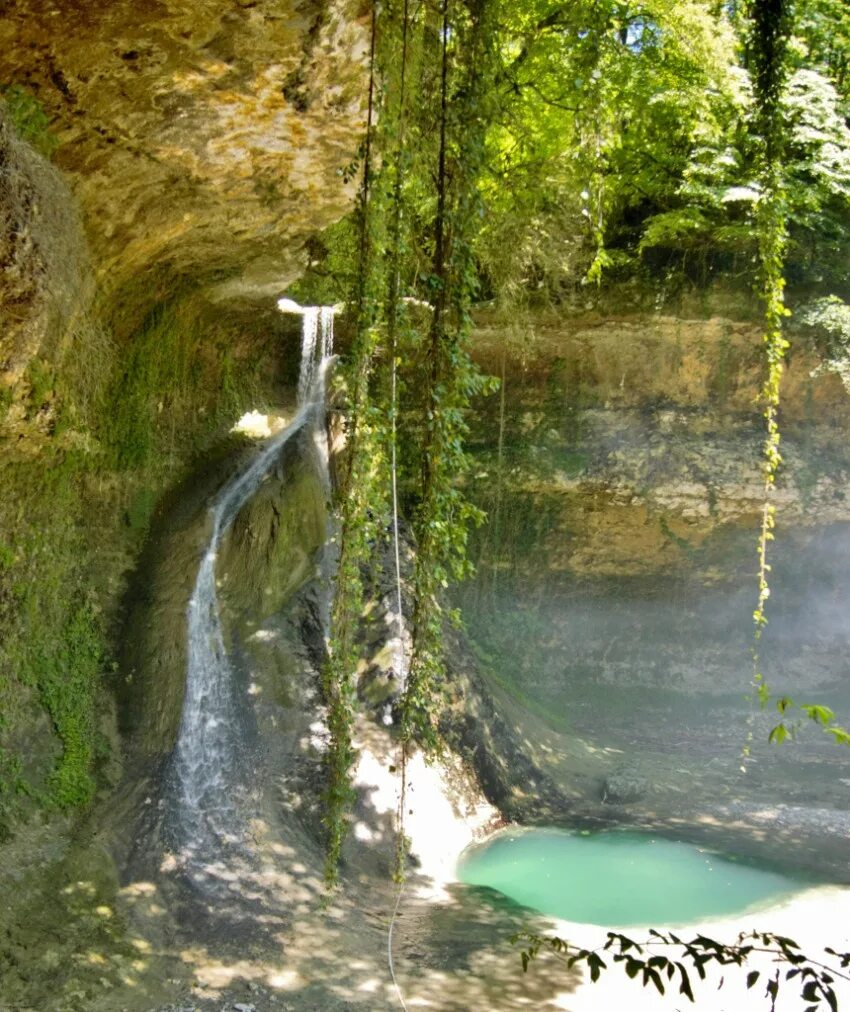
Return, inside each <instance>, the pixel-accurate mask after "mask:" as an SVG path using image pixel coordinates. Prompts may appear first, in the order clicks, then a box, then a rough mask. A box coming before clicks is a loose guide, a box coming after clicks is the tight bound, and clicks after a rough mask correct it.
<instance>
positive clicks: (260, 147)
mask: <svg viewBox="0 0 850 1012" xmlns="http://www.w3.org/2000/svg"><path fill="white" fill-rule="evenodd" d="M4 8H5V9H4V11H3V18H2V20H0V84H4V85H19V86H22V87H24V88H26V89H28V91H30V92H31V93H32V94H34V95H35V96H36V97H37V99H38V100H39V101H40V102H41V103H42V105H43V106H44V108H45V110H46V112H47V114H48V116H49V117H50V121H51V130H52V131H53V132H54V133H55V135H56V136H57V138H58V141H59V146H58V149H57V151H56V154H55V156H54V161H55V164H56V165H57V166H58V167H59V168H60V169H61V170H62V171H63V172H64V173H65V174H66V177H67V178H68V180H69V181H70V184H71V186H72V188H73V190H74V192H75V195H76V197H77V199H78V201H79V203H80V205H81V208H82V212H83V217H84V221H85V225H86V229H87V232H88V238H89V242H90V244H91V247H92V250H93V254H94V257H95V261H96V264H97V266H98V269H99V274H100V281H101V284H105V286H106V287H108V286H109V283H110V282H113V281H114V282H118V281H121V280H124V279H125V278H127V277H128V276H130V275H132V274H133V273H135V272H138V271H139V270H141V269H143V268H145V267H147V266H148V265H150V264H153V263H157V264H158V265H160V267H164V268H166V269H170V270H171V271H173V272H175V273H177V274H186V275H194V276H202V277H204V278H208V279H209V280H210V282H214V283H216V284H217V285H218V286H219V288H218V290H217V291H218V294H219V295H221V296H228V295H236V296H246V295H247V296H259V295H270V294H274V293H276V292H278V291H279V290H280V289H281V287H283V286H284V285H285V284H287V283H288V282H289V281H291V280H292V278H293V277H295V276H296V275H297V274H298V273H299V272H300V269H301V266H302V265H303V262H304V258H305V254H304V253H303V252H302V247H303V244H304V241H305V239H306V238H307V237H309V236H310V235H311V234H313V233H315V232H316V231H318V230H319V229H321V228H323V227H325V226H327V225H328V224H330V223H331V222H333V221H335V220H337V219H338V218H339V217H341V216H342V215H343V214H345V213H346V211H347V210H348V209H349V208H350V205H351V198H352V184H346V183H344V181H343V179H342V174H341V170H342V169H343V167H344V166H346V165H348V164H350V163H351V162H352V160H353V159H354V158H355V156H356V149H357V146H358V144H359V140H360V136H361V134H362V130H363V126H364V102H365V95H366V87H365V81H364V74H365V59H364V57H365V54H366V52H367V45H368V37H367V32H366V30H365V29H366V26H365V23H364V21H363V19H362V18H361V19H360V20H358V16H357V15H358V11H357V10H356V8H355V7H353V6H352V3H351V2H350V0H331V2H325V0H305V2H303V3H300V4H299V3H298V2H297V0H159V2H154V0H141V2H139V0H115V2H110V3H87V2H83V0H55V2H49V3H48V2H44V0H15V2H14V3H13V4H9V5H4Z"/></svg>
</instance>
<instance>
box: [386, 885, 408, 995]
mask: <svg viewBox="0 0 850 1012" xmlns="http://www.w3.org/2000/svg"><path fill="white" fill-rule="evenodd" d="M403 892H404V879H400V880H399V883H398V892H397V893H396V897H395V907H394V908H393V915H392V917H391V918H390V927H389V930H388V931H387V964H388V965H389V968H390V977H391V978H392V982H393V987H394V988H395V993H396V995H397V996H398V1003H399V1005H401V1007H402V1008H403V1009H404V1012H408V1009H407V1005H406V1004H405V1001H404V995H403V994H402V991H401V986H400V985H399V982H398V981H397V980H396V975H395V967H394V966H393V929H394V928H395V922H396V918H397V917H398V908H399V906H400V905H401V894H402V893H403Z"/></svg>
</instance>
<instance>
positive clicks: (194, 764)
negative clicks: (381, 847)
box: [170, 305, 334, 861]
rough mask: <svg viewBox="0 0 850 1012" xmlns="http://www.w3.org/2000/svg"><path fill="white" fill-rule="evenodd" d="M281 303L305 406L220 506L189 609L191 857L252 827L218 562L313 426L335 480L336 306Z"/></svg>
mask: <svg viewBox="0 0 850 1012" xmlns="http://www.w3.org/2000/svg"><path fill="white" fill-rule="evenodd" d="M280 308H281V310H282V311H284V312H286V311H293V310H294V311H297V312H299V313H300V314H301V315H302V316H303V327H302V341H301V367H300V375H299V381H298V411H297V414H296V415H295V417H294V418H293V420H292V421H291V422H290V423H289V425H287V426H286V427H285V428H284V429H283V430H282V431H281V432H279V433H278V434H277V435H275V436H273V437H272V438H271V439H270V440H269V442H268V443H267V444H266V446H265V447H264V448H263V450H262V452H261V453H260V454H259V455H258V456H257V457H256V458H255V459H254V460H253V461H252V462H251V463H250V464H249V465H248V466H247V467H246V468H245V469H244V470H243V471H241V472H240V473H239V474H237V475H236V476H235V477H234V478H233V479H232V480H231V481H230V482H229V483H228V484H227V485H226V486H225V487H224V488H223V489H222V491H221V492H220V493H219V495H218V497H217V498H216V500H215V502H214V503H213V506H212V508H211V514H212V532H211V534H210V539H209V542H208V543H207V547H206V550H205V551H204V555H203V558H202V560H201V565H200V568H199V570H198V576H197V579H196V581H195V588H194V591H193V593H192V597H191V599H190V601H189V607H188V612H187V623H188V637H187V638H188V648H187V652H188V662H187V672H186V695H185V699H184V703H183V713H182V717H181V721H180V728H179V731H178V736H177V744H176V746H175V749H174V753H173V756H172V777H171V787H172V790H171V798H170V801H171V805H170V808H171V813H170V814H171V820H170V824H171V829H172V831H173V835H174V840H175V843H176V844H177V847H178V849H179V850H180V851H181V852H182V854H183V856H184V858H186V859H188V860H190V861H191V860H193V859H194V860H197V859H207V860H208V859H210V858H212V857H214V856H215V855H216V854H217V853H218V852H219V851H220V849H221V846H222V844H226V843H233V842H238V841H239V840H240V838H241V837H242V835H243V833H242V830H243V827H244V816H243V815H241V814H240V812H241V809H242V805H241V803H240V796H241V795H242V794H243V793H244V790H242V791H240V781H243V782H244V779H245V778H244V777H240V775H239V774H240V769H241V761H242V759H243V758H244V752H245V748H244V745H243V741H242V727H243V724H244V722H243V721H242V720H241V719H240V713H241V710H242V707H243V706H244V705H245V703H244V700H243V699H242V698H241V694H240V692H239V689H238V686H237V680H236V678H235V675H234V671H233V668H232V665H231V663H230V660H229V659H228V654H227V648H226V646H225V642H224V633H223V630H222V623H221V613H220V609H219V602H218V595H217V592H216V575H215V563H216V556H217V553H218V549H219V545H220V543H221V539H222V537H223V536H224V535H225V533H226V532H227V530H228V528H229V527H230V525H231V524H232V523H233V520H234V518H235V517H236V515H237V514H238V512H239V511H240V509H241V508H242V507H243V506H244V505H245V503H246V502H247V501H248V500H249V499H250V498H251V496H252V495H253V494H254V492H255V491H256V490H257V488H258V486H259V485H260V483H261V482H262V480H263V478H264V477H265V476H266V474H267V473H268V471H269V470H270V469H271V467H272V465H273V464H274V461H275V460H276V459H277V457H278V454H279V452H280V450H281V448H282V447H283V445H284V444H285V443H286V442H287V441H288V440H289V439H291V438H292V436H294V435H295V434H296V433H297V432H299V431H301V430H302V429H304V428H305V427H309V428H311V429H312V430H313V441H314V443H315V444H316V447H317V450H318V451H319V452H318V453H317V457H318V466H319V468H320V470H321V471H322V476H323V479H324V480H325V482H327V467H328V453H327V441H326V438H325V436H324V425H323V424H321V419H322V416H323V412H324V400H325V375H326V372H327V367H328V364H329V362H330V359H331V355H332V352H333V318H334V310H333V308H329V307H316V306H309V307H304V308H303V309H302V308H301V307H294V306H291V305H286V306H284V305H281V307H280ZM317 346H318V349H317ZM317 350H318V351H319V352H320V354H317Z"/></svg>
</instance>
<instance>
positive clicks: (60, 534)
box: [0, 452, 107, 808]
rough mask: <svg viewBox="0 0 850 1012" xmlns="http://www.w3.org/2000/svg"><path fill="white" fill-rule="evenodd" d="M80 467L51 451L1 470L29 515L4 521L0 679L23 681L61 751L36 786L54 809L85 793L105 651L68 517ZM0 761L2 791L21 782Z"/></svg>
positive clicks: (75, 512) (76, 500)
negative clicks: (11, 538) (5, 777)
mask: <svg viewBox="0 0 850 1012" xmlns="http://www.w3.org/2000/svg"><path fill="white" fill-rule="evenodd" d="M86 467H87V462H86V460H85V458H82V457H79V456H76V455H68V454H62V453H61V452H59V453H57V455H56V456H55V458H54V459H53V460H51V461H50V462H49V463H44V462H37V463H36V464H28V463H27V464H21V465H18V466H17V468H16V469H14V470H12V469H11V468H10V469H8V470H7V472H6V478H7V480H10V483H11V484H12V486H13V487H14V488H15V489H16V490H17V491H18V493H19V495H21V502H20V504H19V505H20V506H21V508H23V506H24V504H26V505H27V507H28V510H29V512H28V513H26V514H24V516H26V522H23V523H22V522H21V520H18V522H17V523H13V524H12V525H10V529H11V530H12V532H13V533H14V535H15V536H16V538H17V539H18V540H17V543H16V547H15V548H14V549H13V548H11V547H10V546H7V547H5V549H4V551H3V553H2V571H1V572H0V624H2V626H3V629H4V637H3V641H2V645H0V683H2V682H5V683H6V684H7V685H8V683H9V682H10V680H16V681H18V682H20V683H21V684H23V685H26V686H30V687H31V688H32V689H33V690H34V691H35V692H36V694H37V697H38V699H39V701H40V703H41V705H42V706H43V708H44V710H45V711H46V713H47V714H48V716H49V718H50V721H51V723H52V726H53V729H54V731H55V733H56V736H57V738H58V741H59V743H60V746H61V754H60V756H59V758H58V762H57V764H56V765H55V767H54V768H53V770H52V772H51V773H50V774H49V776H48V777H47V779H46V781H45V782H44V784H43V786H38V787H37V788H36V789H37V790H38V791H39V792H40V795H41V798H42V801H43V802H44V803H46V804H49V805H55V806H57V807H60V808H65V807H71V806H78V805H84V804H86V803H87V802H88V801H89V800H90V798H91V796H92V794H93V791H94V780H93V778H92V772H93V765H94V758H95V743H96V712H97V705H98V700H99V698H100V694H101V673H102V671H103V668H104V661H105V657H106V655H107V647H106V635H105V630H104V628H103V625H102V623H101V620H100V617H99V613H98V610H97V607H96V605H95V604H94V602H93V601H92V600H91V598H90V597H89V596H88V594H87V592H86V590H85V582H84V578H83V576H82V573H81V570H80V563H81V560H82V557H83V556H84V554H85V553H84V550H83V543H82V540H81V535H80V531H79V528H78V526H77V522H78V516H79V510H80V508H81V499H80V492H81V481H82V480H83V478H82V476H83V474H84V473H85V470H86ZM7 519H8V518H7ZM9 762H10V763H11V765H10V766H9V768H10V769H11V770H13V772H15V771H16V772H15V776H14V777H13V779H12V780H11V781H7V791H6V793H7V795H8V794H16V793H20V790H21V789H22V787H23V785H24V781H23V780H22V779H21V775H20V769H21V768H20V763H19V762H18V760H17V757H10V760H9ZM7 765H8V764H7Z"/></svg>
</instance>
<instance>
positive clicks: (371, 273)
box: [322, 6, 383, 887]
mask: <svg viewBox="0 0 850 1012" xmlns="http://www.w3.org/2000/svg"><path fill="white" fill-rule="evenodd" d="M377 30H378V25H377V7H376V6H375V7H373V9H372V21H371V36H370V39H371V41H370V59H369V93H368V109H367V122H366V137H365V140H364V144H363V151H362V157H363V172H362V179H361V185H360V192H359V196H358V208H357V214H358V262H357V273H356V280H355V292H354V299H353V303H354V305H353V308H354V320H355V324H354V341H353V348H352V356H351V363H350V366H349V369H348V370H347V376H346V379H347V383H348V387H349V412H350V413H349V420H348V432H347V437H348V461H347V468H346V470H345V474H344V476H343V479H342V482H341V489H340V502H341V506H340V514H341V515H340V524H339V560H338V568H337V576H336V587H335V593H334V599H333V603H332V606H331V634H330V642H329V644H328V651H327V657H326V661H325V666H324V670H323V676H322V689H323V694H324V697H325V702H326V704H327V708H328V733H329V744H328V751H327V755H326V765H327V777H328V784H327V789H326V793H325V802H326V810H325V818H324V823H325V829H326V832H327V845H326V860H325V880H326V883H327V885H328V886H329V887H332V886H334V885H335V884H336V883H337V881H338V877H339V859H340V853H341V850H342V845H343V842H344V840H345V836H346V833H347V829H348V812H349V809H350V807H351V804H352V802H353V800H354V791H353V788H352V784H351V770H352V766H353V763H354V747H353V744H352V736H353V727H354V720H355V714H356V709H357V684H356V671H357V662H358V649H357V631H358V625H359V621H360V616H361V613H362V611H363V577H362V567H363V564H364V563H365V562H366V561H367V560H368V558H369V555H370V550H371V545H372V543H373V542H374V540H375V536H376V530H377V527H378V525H379V517H380V515H381V507H380V498H381V485H380V478H381V475H382V473H383V467H382V454H381V441H380V435H379V433H380V426H379V424H378V419H377V418H376V411H375V408H374V406H373V405H372V404H371V403H370V400H369V379H370V375H371V371H372V362H373V358H374V354H375V349H376V345H377V340H378V333H379V331H378V311H377V298H376V294H377V293H376V286H377V278H376V271H375V267H374V264H375V257H374V248H375V246H376V245H377V244H378V237H377V236H376V234H375V233H376V229H377V227H378V226H377V222H378V220H379V219H378V216H377V214H376V207H375V201H374V194H373V143H374V131H375V113H376V109H375V106H376V85H377V82H376V62H375V52H376V42H377Z"/></svg>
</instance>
